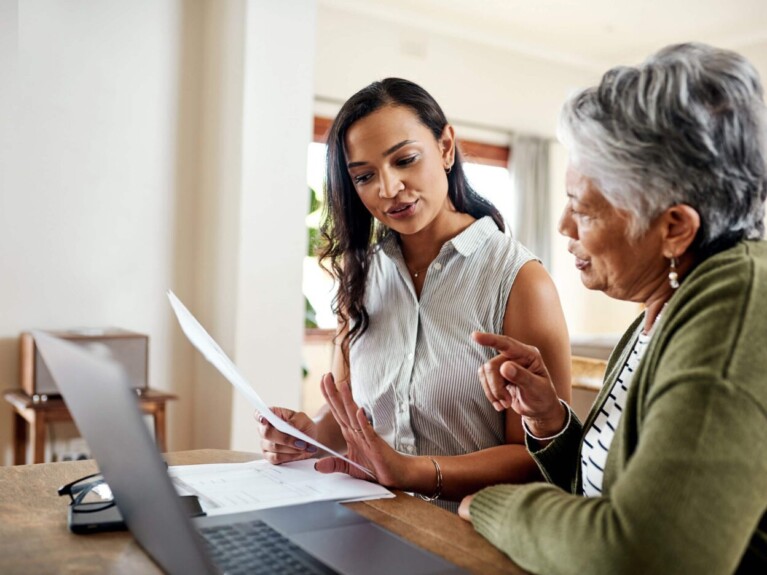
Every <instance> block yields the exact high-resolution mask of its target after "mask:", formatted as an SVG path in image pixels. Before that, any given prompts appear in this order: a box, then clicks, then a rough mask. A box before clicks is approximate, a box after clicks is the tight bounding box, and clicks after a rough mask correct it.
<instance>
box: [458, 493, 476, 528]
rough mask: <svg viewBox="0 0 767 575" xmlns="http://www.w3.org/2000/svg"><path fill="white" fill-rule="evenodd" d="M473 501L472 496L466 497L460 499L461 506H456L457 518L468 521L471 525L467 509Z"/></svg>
mask: <svg viewBox="0 0 767 575" xmlns="http://www.w3.org/2000/svg"><path fill="white" fill-rule="evenodd" d="M473 499H474V495H473V494H472V495H467V496H466V497H464V498H463V499H461V504H460V505H459V506H458V517H460V518H461V519H464V520H466V521H468V522H469V523H471V513H469V508H470V507H471V502H472V500H473Z"/></svg>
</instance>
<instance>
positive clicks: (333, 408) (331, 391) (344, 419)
mask: <svg viewBox="0 0 767 575" xmlns="http://www.w3.org/2000/svg"><path fill="white" fill-rule="evenodd" d="M320 389H321V390H322V395H323V397H324V398H325V401H326V402H327V403H328V407H329V408H330V413H332V414H333V418H334V419H335V420H336V422H337V423H338V426H339V427H340V428H341V432H342V433H344V434H346V433H347V431H348V429H349V428H350V427H351V426H350V425H349V418H348V416H347V415H346V409H345V408H344V407H343V402H342V400H341V397H340V395H339V393H338V389H337V388H336V384H335V381H334V380H333V376H332V375H331V374H329V373H326V374H325V375H323V376H322V381H321V383H320Z"/></svg>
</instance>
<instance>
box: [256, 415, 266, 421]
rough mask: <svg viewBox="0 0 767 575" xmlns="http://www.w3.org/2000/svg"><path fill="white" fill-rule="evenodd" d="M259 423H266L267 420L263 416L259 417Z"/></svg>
mask: <svg viewBox="0 0 767 575" xmlns="http://www.w3.org/2000/svg"><path fill="white" fill-rule="evenodd" d="M258 422H259V423H266V418H265V417H264V416H263V415H259V416H258Z"/></svg>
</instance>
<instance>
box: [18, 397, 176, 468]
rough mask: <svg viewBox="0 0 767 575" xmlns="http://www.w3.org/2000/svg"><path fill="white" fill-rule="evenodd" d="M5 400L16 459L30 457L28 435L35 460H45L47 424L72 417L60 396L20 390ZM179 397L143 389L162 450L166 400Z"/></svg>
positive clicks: (142, 405)
mask: <svg viewBox="0 0 767 575" xmlns="http://www.w3.org/2000/svg"><path fill="white" fill-rule="evenodd" d="M3 397H4V398H5V401H7V402H8V403H10V404H11V406H12V407H13V410H14V413H13V463H14V465H22V464H24V463H26V461H27V438H28V437H30V439H31V443H32V463H44V462H45V437H46V434H47V430H48V424H50V423H55V422H57V421H72V416H71V415H70V414H69V410H68V409H67V406H66V404H65V403H64V400H63V399H61V397H48V398H47V399H46V400H45V401H35V400H34V399H33V398H32V397H31V396H29V395H27V394H26V393H24V392H23V391H21V390H12V391H6V392H5V393H4V394H3ZM175 399H177V396H175V395H172V394H170V393H162V392H160V391H156V390H153V389H144V390H141V395H140V396H139V407H140V408H141V411H143V412H144V413H146V414H147V415H151V416H152V417H153V418H154V434H155V435H154V436H155V439H156V441H157V447H158V448H159V449H160V451H161V452H165V451H167V443H166V434H165V431H166V423H165V422H166V419H165V404H166V403H167V402H168V401H172V400H175Z"/></svg>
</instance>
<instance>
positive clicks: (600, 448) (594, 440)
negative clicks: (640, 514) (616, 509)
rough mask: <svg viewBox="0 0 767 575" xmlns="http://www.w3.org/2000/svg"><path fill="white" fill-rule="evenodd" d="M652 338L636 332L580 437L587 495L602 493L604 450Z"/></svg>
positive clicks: (608, 445)
mask: <svg viewBox="0 0 767 575" xmlns="http://www.w3.org/2000/svg"><path fill="white" fill-rule="evenodd" d="M651 339H652V330H651V332H650V334H647V335H645V334H643V333H640V334H639V337H638V338H637V340H636V342H635V343H634V348H633V349H632V350H631V353H630V354H629V356H628V359H627V360H626V363H625V364H624V365H623V369H622V370H621V372H620V374H619V375H618V378H617V379H616V380H615V383H614V384H613V388H612V390H610V395H608V396H607V399H606V400H605V403H604V405H603V406H602V408H601V409H600V410H599V415H598V416H597V417H596V419H594V423H593V424H592V425H591V427H590V428H589V430H588V432H587V433H586V436H585V437H584V439H583V444H582V445H581V477H582V478H583V494H584V495H585V496H587V497H597V496H599V495H602V479H603V477H604V469H605V462H606V461H607V452H608V451H609V450H610V444H611V443H612V441H613V437H615V430H616V429H617V428H618V422H619V421H620V419H621V415H623V407H624V405H625V404H626V395H627V394H628V389H629V385H631V380H632V379H633V377H634V371H636V368H637V366H638V365H639V361H640V360H641V359H642V356H643V355H644V352H645V350H646V349H647V344H648V343H650V340H651Z"/></svg>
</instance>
